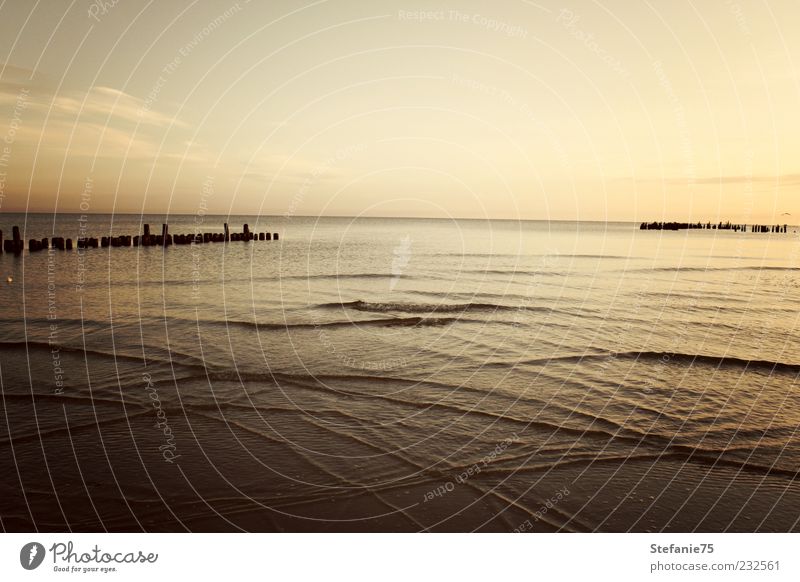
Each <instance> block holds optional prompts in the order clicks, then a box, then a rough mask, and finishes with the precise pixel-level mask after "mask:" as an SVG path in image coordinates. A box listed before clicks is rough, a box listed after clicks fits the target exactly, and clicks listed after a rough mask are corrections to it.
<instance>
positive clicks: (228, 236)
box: [223, 222, 231, 242]
mask: <svg viewBox="0 0 800 582" xmlns="http://www.w3.org/2000/svg"><path fill="white" fill-rule="evenodd" d="M223 226H224V228H225V242H228V241H229V240H231V233H230V232H229V231H228V223H227V222H226V223H225V224H224V225H223Z"/></svg>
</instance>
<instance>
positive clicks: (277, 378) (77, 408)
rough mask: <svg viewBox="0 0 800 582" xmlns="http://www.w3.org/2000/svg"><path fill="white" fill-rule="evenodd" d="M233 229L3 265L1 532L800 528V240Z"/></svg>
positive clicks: (40, 219)
mask: <svg viewBox="0 0 800 582" xmlns="http://www.w3.org/2000/svg"><path fill="white" fill-rule="evenodd" d="M224 220H225V219H223V218H221V217H205V224H203V225H202V226H201V230H202V231H209V232H210V231H221V229H222V222H223V221H224ZM227 220H228V222H230V223H231V224H232V225H233V226H234V227H235V228H236V229H237V230H238V229H240V227H241V224H242V223H243V222H249V223H250V227H251V230H257V231H263V230H270V231H279V232H280V233H281V237H282V240H281V241H279V242H270V243H267V242H257V243H241V242H239V243H230V244H228V245H222V244H209V245H201V246H197V247H195V246H181V247H172V248H168V249H166V250H164V249H161V248H139V249H136V248H127V249H119V248H114V249H91V250H87V251H85V252H83V251H81V252H78V251H73V252H54V253H50V254H49V253H47V252H40V253H36V254H33V255H31V254H28V253H27V251H26V252H25V253H24V254H23V255H22V256H20V257H14V256H12V255H1V256H0V275H1V278H0V296H2V299H1V300H0V305H1V307H0V379H1V380H2V386H1V388H2V400H0V470H2V474H3V478H2V482H1V485H0V520H1V521H2V524H1V525H2V528H3V529H4V530H16V531H18V530H33V529H39V530H67V529H71V530H76V531H102V530H112V531H120V530H121V531H139V530H148V531H165V530H167V531H183V530H214V531H218V530H238V529H244V530H257V531H274V530H284V531H306V530H328V531H341V530H379V531H407V530H423V529H429V530H434V531H471V530H484V531H513V530H532V531H553V530H561V531H592V530H598V531H627V530H634V531H659V530H672V531H675V530H677V531H690V530H703V531H728V530H730V531H791V530H798V529H800V528H798V519H800V485H799V484H798V471H799V470H800V447H799V444H800V439H799V438H798V428H800V389H799V388H798V382H797V380H798V373H799V372H800V350H799V349H798V348H799V347H800V334H799V333H798V323H799V322H798V307H800V297H799V296H798V292H799V291H800V289H798V286H799V284H800V241H799V239H798V236H797V235H796V234H794V233H790V234H787V235H767V234H758V235H756V234H736V233H730V232H716V231H692V232H663V233H662V232H654V231H650V232H640V231H639V230H638V229H637V228H635V227H634V225H630V224H599V223H553V222H550V223H548V222H524V223H516V222H499V221H498V222H482V221H454V222H449V221H434V220H412V219H393V220H388V219H358V220H356V219H322V220H316V219H309V218H299V217H294V218H291V219H287V218H261V219H255V218H252V217H249V218H248V217H232V218H229V219H227ZM0 222H2V224H0V228H2V230H3V231H4V233H5V234H6V236H8V235H9V234H10V230H11V226H12V225H13V224H19V225H20V226H23V225H26V226H25V228H26V233H25V235H24V237H25V239H26V240H27V239H28V238H32V237H37V238H40V237H43V236H53V234H54V233H55V234H56V235H62V236H72V237H73V238H75V237H76V236H77V234H78V228H79V223H78V217H77V216H74V215H61V216H58V217H57V219H56V220H55V226H54V220H53V217H52V216H29V217H28V218H27V221H26V218H25V217H24V216H21V215H18V216H15V215H9V214H7V213H6V214H2V215H0ZM110 222H111V218H110V217H103V216H93V217H90V223H89V227H88V230H89V233H90V234H91V235H93V236H101V235H103V234H108V233H109V230H110V226H109V224H110ZM142 222H149V223H150V224H151V225H152V226H153V229H154V231H160V224H161V222H162V219H161V217H145V218H140V217H138V216H135V217H131V216H117V217H115V218H114V220H113V223H114V224H113V232H114V234H136V233H138V232H141V223H142ZM169 222H170V228H171V232H185V233H188V232H192V231H193V229H194V228H195V226H196V225H195V218H194V217H170V219H169ZM793 230H794V229H792V228H790V231H793Z"/></svg>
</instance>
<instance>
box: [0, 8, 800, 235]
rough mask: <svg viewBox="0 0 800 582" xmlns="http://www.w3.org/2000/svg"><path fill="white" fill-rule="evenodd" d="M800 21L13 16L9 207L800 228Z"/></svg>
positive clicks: (770, 11)
mask: <svg viewBox="0 0 800 582" xmlns="http://www.w3.org/2000/svg"><path fill="white" fill-rule="evenodd" d="M798 17H800V6H798V3H797V1H796V0H774V1H770V2H764V1H756V0H752V1H751V0H747V1H744V0H742V1H740V0H732V1H726V0H714V1H708V2H699V1H684V0H676V1H675V2H655V1H652V0H650V1H646V0H645V1H642V2H630V1H607V0H602V1H601V0H598V1H596V2H595V1H569V0H567V1H565V2H561V1H559V2H551V1H548V0H542V1H537V2H529V1H524V0H501V1H497V2H491V3H490V2H485V1H484V2H465V1H460V2H449V1H448V2H411V3H405V2H384V1H377V2H355V1H349V0H348V1H318V2H312V3H308V4H306V3H304V2H281V1H277V2H276V1H269V2H255V1H252V2H246V1H244V0H240V1H239V2H228V1H219V2H218V1H214V2H209V1H197V2H183V1H169V2H154V1H153V2H144V1H138V0H117V1H116V3H115V2H114V1H113V0H106V2H102V0H97V1H95V2H89V1H82V0H78V1H74V2H68V1H66V0H63V1H62V0H53V1H48V2H4V3H2V4H1V5H0V63H4V64H0V107H1V108H2V114H0V139H2V140H3V141H2V143H0V212H12V211H26V210H27V211H37V212H54V211H57V212H81V211H85V210H86V208H89V211H90V212H134V213H139V212H143V211H144V212H170V213H194V212H197V211H198V208H199V207H200V206H206V207H207V210H208V211H209V212H217V213H225V214H227V213H241V214H250V213H261V214H285V213H292V214H297V215H331V216H334V215H362V214H363V215H373V216H435V217H443V216H456V217H490V218H524V219H567V220H645V219H647V220H654V219H662V218H665V219H692V220H718V219H725V220H727V219H733V220H737V221H747V222H750V221H753V222H764V221H772V220H773V219H775V220H780V222H785V221H786V220H784V219H785V218H786V217H783V218H779V217H781V215H782V214H783V213H785V212H789V213H792V214H793V215H794V216H795V217H796V216H799V215H800V197H799V196H798V190H800V156H799V155H798V154H800V112H799V110H800V108H799V107H798V104H799V103H800V76H799V75H798V65H799V64H800V37H799V36H798V34H797V31H796V28H797V23H798ZM82 200H83V202H84V204H83V206H82V204H81V201H82ZM789 222H791V220H789Z"/></svg>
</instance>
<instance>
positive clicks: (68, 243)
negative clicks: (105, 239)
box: [65, 238, 97, 251]
mask: <svg viewBox="0 0 800 582" xmlns="http://www.w3.org/2000/svg"><path fill="white" fill-rule="evenodd" d="M95 240H97V239H95ZM65 246H66V247H67V250H68V251H71V250H72V239H71V238H68V239H67V242H66V245H65Z"/></svg>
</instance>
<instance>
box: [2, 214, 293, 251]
mask: <svg viewBox="0 0 800 582" xmlns="http://www.w3.org/2000/svg"><path fill="white" fill-rule="evenodd" d="M223 230H224V232H221V233H220V232H203V233H191V234H175V235H172V234H169V225H168V224H162V225H161V234H158V235H156V234H151V233H150V225H149V224H145V225H144V228H143V232H142V234H137V235H134V236H131V235H124V234H123V235H119V236H101V237H100V238H99V239H98V238H94V237H79V238H77V239H76V245H77V247H78V248H79V249H96V248H107V247H131V246H134V247H154V246H155V247H168V246H172V245H191V244H194V245H200V244H208V243H227V242H239V241H241V242H250V241H268V240H280V236H279V234H278V233H277V232H251V231H250V227H249V226H248V225H247V224H245V225H244V226H243V227H242V232H230V229H229V228H228V223H227V222H226V223H225V224H224V225H223ZM0 248H1V249H2V251H0V252H6V253H13V254H15V255H18V254H20V253H21V252H22V251H23V250H24V243H23V241H22V238H21V237H20V232H19V227H18V226H15V227H13V228H12V238H11V239H7V240H3V231H2V230H0ZM50 248H52V249H57V250H60V251H71V250H72V249H73V241H72V239H71V238H64V237H60V236H59V237H53V238H52V239H47V238H43V239H35V238H32V239H30V240H29V241H28V250H29V251H30V252H32V253H35V252H37V251H43V250H47V249H50Z"/></svg>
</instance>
